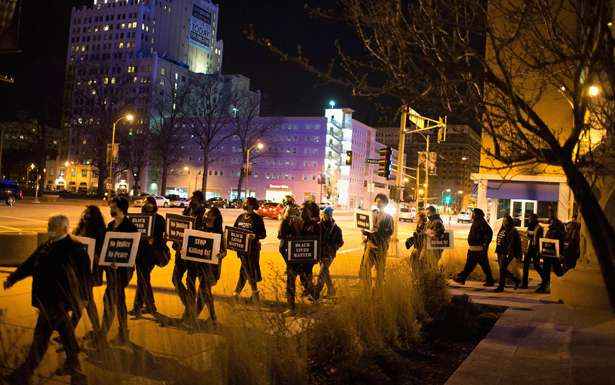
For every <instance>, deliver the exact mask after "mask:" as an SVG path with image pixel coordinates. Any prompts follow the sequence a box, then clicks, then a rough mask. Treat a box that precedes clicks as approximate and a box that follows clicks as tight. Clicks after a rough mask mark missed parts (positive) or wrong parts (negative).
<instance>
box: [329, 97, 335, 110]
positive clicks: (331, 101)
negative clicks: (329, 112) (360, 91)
mask: <svg viewBox="0 0 615 385" xmlns="http://www.w3.org/2000/svg"><path fill="white" fill-rule="evenodd" d="M329 107H331V108H335V100H333V99H331V100H329Z"/></svg>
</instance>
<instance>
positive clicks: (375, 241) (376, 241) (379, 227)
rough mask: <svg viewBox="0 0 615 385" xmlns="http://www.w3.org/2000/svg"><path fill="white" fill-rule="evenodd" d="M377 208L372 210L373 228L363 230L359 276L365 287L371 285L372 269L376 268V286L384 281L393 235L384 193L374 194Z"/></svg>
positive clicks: (391, 219) (386, 198)
mask: <svg viewBox="0 0 615 385" xmlns="http://www.w3.org/2000/svg"><path fill="white" fill-rule="evenodd" d="M374 201H375V202H376V206H377V209H376V210H374V211H375V212H374V213H373V218H374V221H373V223H374V225H373V230H372V231H369V230H363V231H362V233H363V235H364V236H365V246H364V247H365V249H364V251H363V258H362V260H361V269H360V273H359V276H360V278H361V280H362V281H363V283H364V284H365V285H366V287H368V288H370V289H371V287H372V269H373V268H374V267H375V268H376V287H380V286H381V285H382V283H383V282H384V270H385V266H386V256H387V252H388V251H389V241H390V239H391V235H393V218H391V216H390V215H389V214H387V213H386V212H385V211H384V209H385V207H386V206H387V205H388V204H389V198H388V197H387V196H386V195H384V194H378V195H376V198H375V199H374Z"/></svg>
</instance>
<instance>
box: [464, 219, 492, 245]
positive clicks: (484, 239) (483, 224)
mask: <svg viewBox="0 0 615 385" xmlns="http://www.w3.org/2000/svg"><path fill="white" fill-rule="evenodd" d="M492 238H493V230H491V227H490V226H489V224H488V223H487V221H486V220H485V218H483V217H476V218H474V220H473V221H472V226H471V227H470V232H469V233H468V246H470V251H487V250H488V249H489V244H490V243H491V240H492ZM472 247H474V248H476V249H477V250H471V249H472ZM479 247H482V250H478V248H479Z"/></svg>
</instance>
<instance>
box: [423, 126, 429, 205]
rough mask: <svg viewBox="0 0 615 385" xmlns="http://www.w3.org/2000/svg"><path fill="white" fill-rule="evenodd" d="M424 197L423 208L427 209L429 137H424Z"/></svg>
mask: <svg viewBox="0 0 615 385" xmlns="http://www.w3.org/2000/svg"><path fill="white" fill-rule="evenodd" d="M425 143H426V144H425V152H426V154H425V189H424V190H425V195H424V199H425V200H424V201H423V208H425V209H426V208H427V203H428V202H429V163H430V162H431V159H429V158H430V156H429V155H430V154H429V135H425Z"/></svg>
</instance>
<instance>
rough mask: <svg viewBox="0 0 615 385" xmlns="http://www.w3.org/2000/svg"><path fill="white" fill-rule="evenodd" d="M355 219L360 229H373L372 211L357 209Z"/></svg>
mask: <svg viewBox="0 0 615 385" xmlns="http://www.w3.org/2000/svg"><path fill="white" fill-rule="evenodd" d="M354 221H355V225H356V226H357V228H358V229H361V230H370V231H371V229H372V213H370V212H369V211H355V213H354Z"/></svg>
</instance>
